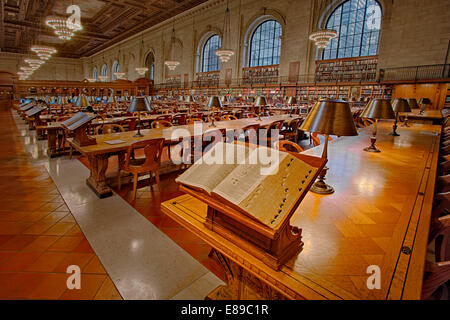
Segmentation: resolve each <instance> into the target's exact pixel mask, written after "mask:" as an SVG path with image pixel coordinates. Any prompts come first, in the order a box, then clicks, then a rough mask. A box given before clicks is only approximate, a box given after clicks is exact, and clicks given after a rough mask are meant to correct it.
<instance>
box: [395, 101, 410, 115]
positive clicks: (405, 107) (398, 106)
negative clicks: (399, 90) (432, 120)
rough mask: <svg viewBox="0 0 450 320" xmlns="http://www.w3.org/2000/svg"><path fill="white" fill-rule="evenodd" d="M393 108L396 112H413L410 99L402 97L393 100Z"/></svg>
mask: <svg viewBox="0 0 450 320" xmlns="http://www.w3.org/2000/svg"><path fill="white" fill-rule="evenodd" d="M392 109H393V110H394V112H411V108H410V107H409V104H408V101H406V99H401V98H396V99H394V100H393V101H392Z"/></svg>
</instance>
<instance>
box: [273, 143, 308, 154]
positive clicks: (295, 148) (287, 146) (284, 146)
mask: <svg viewBox="0 0 450 320" xmlns="http://www.w3.org/2000/svg"><path fill="white" fill-rule="evenodd" d="M276 146H277V147H278V150H280V151H284V152H295V153H300V152H303V148H302V147H300V146H299V145H298V144H296V143H294V142H292V141H289V140H279V141H278V142H277V145H276Z"/></svg>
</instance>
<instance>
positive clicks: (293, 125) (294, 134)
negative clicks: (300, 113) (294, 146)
mask: <svg viewBox="0 0 450 320" xmlns="http://www.w3.org/2000/svg"><path fill="white" fill-rule="evenodd" d="M302 122H303V119H301V118H296V119H293V120H291V121H290V122H289V123H288V124H287V126H286V128H285V129H282V130H281V131H280V133H281V135H282V136H283V139H285V140H291V141H294V142H295V143H297V141H298V128H299V127H300V125H301V124H302Z"/></svg>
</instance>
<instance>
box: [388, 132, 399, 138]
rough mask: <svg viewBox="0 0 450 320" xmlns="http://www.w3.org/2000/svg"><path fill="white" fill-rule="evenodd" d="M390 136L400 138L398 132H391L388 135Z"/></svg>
mask: <svg viewBox="0 0 450 320" xmlns="http://www.w3.org/2000/svg"><path fill="white" fill-rule="evenodd" d="M388 135H390V136H395V137H398V136H400V135H399V134H398V133H397V132H390V133H388Z"/></svg>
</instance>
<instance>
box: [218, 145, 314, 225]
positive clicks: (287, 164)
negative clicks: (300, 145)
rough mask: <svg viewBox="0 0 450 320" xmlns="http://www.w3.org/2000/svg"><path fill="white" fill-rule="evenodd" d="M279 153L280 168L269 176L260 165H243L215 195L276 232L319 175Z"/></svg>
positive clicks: (302, 162)
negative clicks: (263, 173)
mask: <svg viewBox="0 0 450 320" xmlns="http://www.w3.org/2000/svg"><path fill="white" fill-rule="evenodd" d="M261 148H263V147H261ZM272 150H273V149H272ZM255 151H256V150H255ZM274 151H276V150H274ZM276 152H278V151H276ZM279 153H280V155H279V162H278V165H277V166H276V168H272V169H271V171H270V172H269V173H270V174H265V175H262V174H261V168H262V167H264V164H261V163H258V164H245V165H240V166H238V167H237V168H236V169H235V170H233V172H231V173H230V174H229V175H228V177H226V178H225V179H224V181H222V183H220V184H219V185H218V186H217V187H216V188H215V189H214V190H213V193H215V194H217V195H219V196H220V197H222V198H224V199H225V200H227V201H230V202H231V203H233V204H235V205H237V206H238V207H239V208H240V209H241V211H242V212H244V213H246V214H247V215H248V216H249V217H251V218H253V219H255V220H257V221H259V222H261V223H263V224H265V225H267V226H268V227H270V228H272V229H277V228H278V227H279V226H280V223H281V222H282V221H283V218H284V217H285V216H286V215H287V214H288V213H289V212H290V211H291V210H292V209H293V206H294V205H295V203H296V201H297V199H298V198H299V197H300V195H301V194H302V193H303V192H305V188H306V187H307V186H308V184H309V183H310V182H311V180H312V179H313V178H314V175H315V173H316V172H317V169H316V168H314V167H312V166H310V165H308V164H307V163H305V162H304V161H302V160H300V159H298V158H296V157H295V156H292V155H290V154H288V153H285V152H279ZM250 158H251V157H250ZM265 165H266V166H267V164H265Z"/></svg>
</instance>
